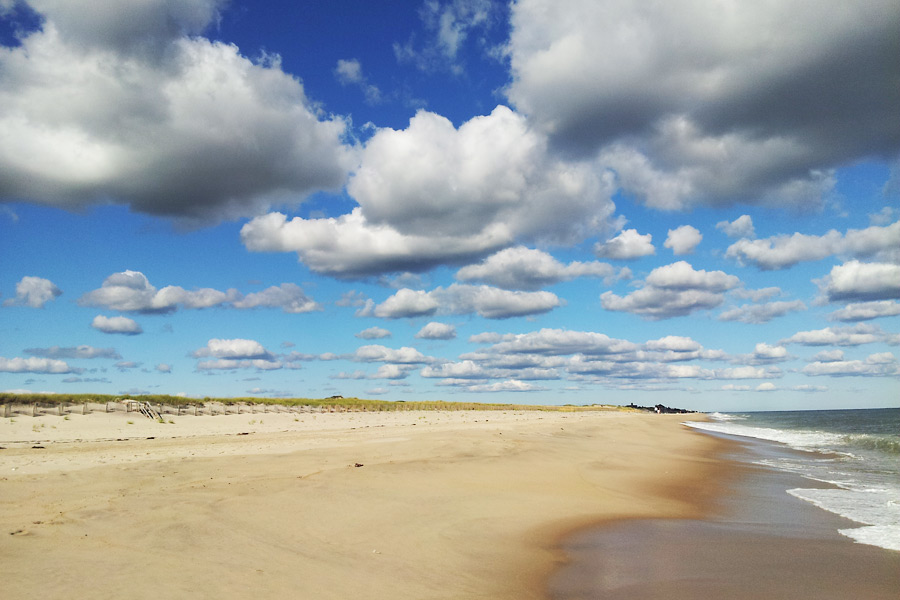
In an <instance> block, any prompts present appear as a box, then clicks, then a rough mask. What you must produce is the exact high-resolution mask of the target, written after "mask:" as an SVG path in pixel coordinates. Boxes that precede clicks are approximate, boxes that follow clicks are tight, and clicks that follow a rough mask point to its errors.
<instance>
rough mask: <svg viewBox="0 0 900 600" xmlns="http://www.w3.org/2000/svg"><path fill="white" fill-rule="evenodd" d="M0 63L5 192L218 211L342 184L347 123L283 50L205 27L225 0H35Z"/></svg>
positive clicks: (59, 202) (347, 163)
mask: <svg viewBox="0 0 900 600" xmlns="http://www.w3.org/2000/svg"><path fill="white" fill-rule="evenodd" d="M29 4H30V5H31V6H33V7H34V8H35V9H36V10H37V11H38V12H39V13H41V15H42V17H43V21H42V23H41V26H40V28H39V29H38V30H36V31H33V32H31V33H28V34H26V35H25V37H24V38H23V39H21V40H20V41H21V45H20V46H18V47H14V48H4V49H3V51H2V54H0V67H2V70H3V72H4V74H5V84H4V85H3V87H2V88H0V105H2V106H3V107H4V110H3V114H2V115H0V168H2V170H3V172H4V177H3V179H2V181H0V197H3V198H18V199H27V200H31V201H34V202H40V203H46V204H50V205H53V206H58V207H63V208H70V209H73V208H79V207H83V206H85V205H89V204H108V203H110V202H112V203H118V204H125V205H128V206H129V207H130V208H131V209H132V210H135V211H139V212H144V213H149V214H154V215H167V216H174V217H183V218H188V219H199V220H203V221H218V220H222V219H229V218H235V217H238V216H250V215H254V214H259V213H260V212H263V211H264V210H265V209H267V208H268V207H270V206H272V205H280V204H285V203H288V202H290V203H295V202H296V201H297V199H298V198H302V197H303V196H304V195H306V194H308V193H311V192H313V191H316V190H319V189H338V188H340V186H341V184H342V183H343V181H344V180H345V177H346V174H347V172H348V171H349V169H350V168H351V167H352V164H353V159H352V153H353V152H352V149H350V148H349V147H347V146H345V145H344V144H343V143H342V136H343V135H344V132H345V129H346V123H345V122H344V121H343V120H342V119H339V118H323V117H322V116H321V115H320V114H319V113H318V110H317V109H316V108H314V107H313V106H312V105H311V103H310V102H309V101H308V99H307V98H306V95H305V92H304V89H303V85H302V84H301V83H300V81H299V80H297V79H296V78H294V77H293V76H291V75H288V74H286V73H285V72H283V71H282V69H281V65H280V59H279V57H277V56H268V57H266V58H264V59H263V60H260V61H256V62H254V61H251V60H250V59H248V58H246V57H244V56H242V55H241V54H240V52H239V50H238V48H237V47H236V46H234V45H231V44H226V43H223V42H214V41H211V40H209V39H206V38H204V37H202V36H201V34H202V32H203V31H204V30H205V29H206V28H207V26H208V25H209V24H210V23H212V22H214V21H215V19H216V18H217V16H218V7H219V5H220V4H222V2H219V1H213V0H188V1H186V2H174V3H173V2H167V1H165V0H147V1H145V2H140V3H138V4H135V3H121V2H104V3H102V4H97V5H95V6H92V7H91V10H84V9H83V7H81V6H79V5H74V4H72V3H70V2H60V1H57V0H31V1H30V2H29Z"/></svg>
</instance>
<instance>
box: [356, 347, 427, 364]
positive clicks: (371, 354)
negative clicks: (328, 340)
mask: <svg viewBox="0 0 900 600" xmlns="http://www.w3.org/2000/svg"><path fill="white" fill-rule="evenodd" d="M348 358H349V359H350V360H353V361H356V362H383V363H391V364H399V365H417V364H427V363H430V362H433V361H434V359H432V358H431V357H428V356H425V355H424V354H422V353H421V352H419V351H418V350H416V349H415V348H411V347H409V346H403V347H402V348H398V349H393V348H388V347H386V346H381V345H378V344H372V345H369V346H362V347H360V348H357V349H356V352H354V353H353V354H351V355H350V356H348Z"/></svg>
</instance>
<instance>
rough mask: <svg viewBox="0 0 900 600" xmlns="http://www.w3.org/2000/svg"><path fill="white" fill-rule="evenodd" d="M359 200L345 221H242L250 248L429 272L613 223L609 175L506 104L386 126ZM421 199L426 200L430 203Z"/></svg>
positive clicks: (335, 267) (342, 269)
mask: <svg viewBox="0 0 900 600" xmlns="http://www.w3.org/2000/svg"><path fill="white" fill-rule="evenodd" d="M347 190H348V192H349V194H350V195H351V197H352V198H353V199H354V200H355V201H356V202H357V203H358V205H359V206H357V207H356V208H354V209H353V210H352V211H351V212H350V213H349V214H345V215H342V216H340V217H336V218H321V219H303V218H300V217H295V218H293V219H291V220H290V221H289V220H287V217H286V216H285V215H283V214H280V213H271V214H269V215H265V216H263V217H257V218H255V219H253V220H252V221H250V222H249V223H247V224H246V225H245V226H244V227H243V228H242V229H241V239H242V241H243V243H244V245H245V246H246V247H247V249H249V250H251V251H255V252H264V251H266V252H289V251H292V252H297V254H298V256H299V258H300V260H301V261H302V262H303V263H304V264H306V265H307V266H308V267H309V268H311V269H312V270H314V271H316V272H318V273H325V274H330V275H334V276H341V277H363V276H367V275H374V274H383V273H390V272H400V271H411V272H421V271H423V270H427V269H430V268H432V267H434V266H436V265H439V264H443V263H446V262H450V263H453V262H456V263H459V262H463V261H471V260H473V259H476V258H480V257H482V256H484V255H486V254H489V253H491V252H495V251H497V250H501V249H503V248H506V247H508V246H512V245H514V244H516V243H538V242H547V243H571V242H576V241H580V240H583V239H585V238H586V237H588V236H590V235H596V234H597V233H598V232H602V231H604V230H605V229H606V227H607V219H608V218H609V216H610V215H611V214H612V213H613V211H614V210H615V207H614V205H613V203H612V202H611V200H610V192H611V188H610V182H609V181H608V178H604V175H603V174H598V172H597V170H596V169H595V168H594V166H593V165H592V164H590V163H587V162H563V161H561V160H559V159H557V158H554V157H553V156H551V154H550V152H549V151H548V148H547V144H546V140H545V139H544V137H543V136H542V135H540V134H538V133H535V132H534V131H532V130H531V129H530V128H529V126H528V124H527V122H526V121H525V118H524V117H522V116H521V115H518V114H516V113H514V112H512V111H511V110H509V109H508V108H506V107H503V106H498V107H497V108H495V109H494V111H493V112H492V113H491V114H490V115H487V116H479V117H474V118H472V119H470V120H469V121H467V122H465V123H463V124H462V125H461V126H460V127H459V128H458V129H456V128H454V126H453V124H452V123H451V122H450V121H449V120H448V119H446V118H444V117H441V116H440V115H436V114H434V113H429V112H426V111H419V112H418V113H417V114H416V115H415V116H414V117H413V118H412V119H411V120H410V123H409V127H408V128H407V129H404V130H399V131H398V130H393V129H388V128H384V129H379V130H378V131H377V132H376V133H375V135H373V136H372V138H370V139H369V141H368V142H367V143H366V145H365V148H364V149H363V151H362V155H361V163H360V166H359V168H358V169H357V170H356V171H355V172H354V174H353V175H352V176H351V178H350V180H349V183H348V185H347ZM423 198H427V199H428V201H427V202H424V201H423Z"/></svg>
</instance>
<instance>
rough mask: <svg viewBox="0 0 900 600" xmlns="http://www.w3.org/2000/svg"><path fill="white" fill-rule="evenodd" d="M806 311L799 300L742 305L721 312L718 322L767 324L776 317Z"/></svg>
mask: <svg viewBox="0 0 900 600" xmlns="http://www.w3.org/2000/svg"><path fill="white" fill-rule="evenodd" d="M800 310H806V305H805V304H804V303H803V302H801V301H800V300H792V301H789V302H787V301H780V302H767V303H765V304H744V305H743V306H740V307H735V308H731V309H728V310H726V311H723V312H722V313H721V314H720V315H719V316H718V319H719V320H720V321H740V322H741V323H768V322H769V321H771V320H772V319H774V318H776V317H783V316H784V315H786V314H788V313H790V312H795V311H800Z"/></svg>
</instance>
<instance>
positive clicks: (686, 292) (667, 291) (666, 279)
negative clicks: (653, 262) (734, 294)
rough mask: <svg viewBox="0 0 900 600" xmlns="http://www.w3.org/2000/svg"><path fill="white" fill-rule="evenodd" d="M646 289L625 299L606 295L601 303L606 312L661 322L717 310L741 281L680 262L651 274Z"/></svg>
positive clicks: (614, 295)
mask: <svg viewBox="0 0 900 600" xmlns="http://www.w3.org/2000/svg"><path fill="white" fill-rule="evenodd" d="M644 283H645V285H644V287H643V288H641V289H639V290H636V291H634V292H632V293H630V294H628V295H627V296H625V297H621V296H618V295H616V294H614V293H612V292H604V293H603V294H601V296H600V303H601V305H602V306H603V308H605V309H606V310H612V311H621V312H630V313H634V314H637V315H640V316H642V317H644V318H646V319H651V320H658V319H668V318H671V317H679V316H685V315H688V314H691V313H693V312H695V311H698V310H708V309H712V308H716V307H717V306H719V305H721V304H722V302H723V301H724V295H723V294H724V292H726V291H728V290H730V289H733V288H736V287H737V286H739V285H740V283H741V282H740V279H738V278H737V277H735V276H734V275H728V274H727V273H725V272H723V271H704V270H702V269H701V270H695V269H694V268H693V267H692V266H691V265H690V264H689V263H687V262H685V261H678V262H676V263H672V264H670V265H665V266H662V267H657V268H656V269H653V271H651V272H650V275H648V276H647V278H646V280H645V282H644Z"/></svg>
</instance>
